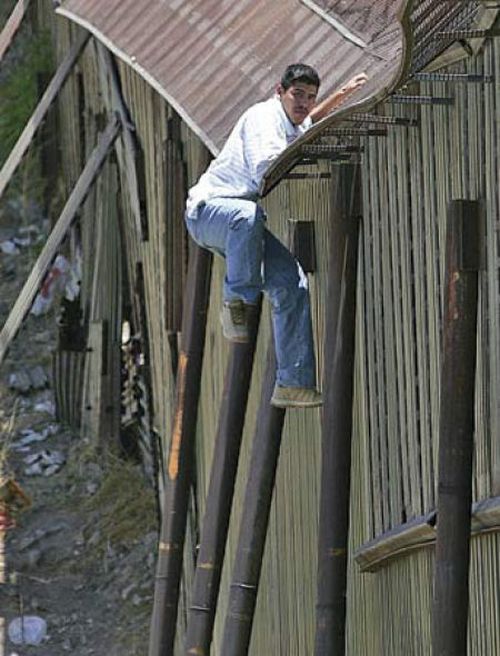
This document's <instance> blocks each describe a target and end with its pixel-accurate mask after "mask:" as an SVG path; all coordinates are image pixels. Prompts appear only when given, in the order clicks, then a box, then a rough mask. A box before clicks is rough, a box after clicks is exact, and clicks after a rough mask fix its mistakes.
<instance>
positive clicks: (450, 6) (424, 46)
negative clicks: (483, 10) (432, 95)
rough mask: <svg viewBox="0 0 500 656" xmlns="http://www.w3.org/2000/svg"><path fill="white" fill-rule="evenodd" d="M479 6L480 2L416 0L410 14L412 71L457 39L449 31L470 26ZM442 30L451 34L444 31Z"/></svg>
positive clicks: (429, 60)
mask: <svg viewBox="0 0 500 656" xmlns="http://www.w3.org/2000/svg"><path fill="white" fill-rule="evenodd" d="M480 6H481V3H480V2H456V1H452V0H443V1H442V2H436V0H415V8H414V9H413V11H412V14H411V23H412V27H413V39H414V44H415V45H414V48H413V53H412V63H411V72H412V73H414V72H417V71H420V70H422V69H423V68H424V67H425V66H426V65H427V64H428V63H429V62H431V61H432V60H433V59H435V58H436V57H437V56H438V55H440V54H441V53H442V52H444V51H445V50H446V49H447V48H448V47H449V46H450V45H451V44H452V43H453V42H454V41H456V37H455V36H453V34H450V32H451V33H452V32H454V31H456V30H462V29H466V28H468V27H470V26H471V25H472V24H473V22H474V19H475V18H476V16H477V14H478V12H479V9H480ZM443 32H445V33H448V34H442V33H443Z"/></svg>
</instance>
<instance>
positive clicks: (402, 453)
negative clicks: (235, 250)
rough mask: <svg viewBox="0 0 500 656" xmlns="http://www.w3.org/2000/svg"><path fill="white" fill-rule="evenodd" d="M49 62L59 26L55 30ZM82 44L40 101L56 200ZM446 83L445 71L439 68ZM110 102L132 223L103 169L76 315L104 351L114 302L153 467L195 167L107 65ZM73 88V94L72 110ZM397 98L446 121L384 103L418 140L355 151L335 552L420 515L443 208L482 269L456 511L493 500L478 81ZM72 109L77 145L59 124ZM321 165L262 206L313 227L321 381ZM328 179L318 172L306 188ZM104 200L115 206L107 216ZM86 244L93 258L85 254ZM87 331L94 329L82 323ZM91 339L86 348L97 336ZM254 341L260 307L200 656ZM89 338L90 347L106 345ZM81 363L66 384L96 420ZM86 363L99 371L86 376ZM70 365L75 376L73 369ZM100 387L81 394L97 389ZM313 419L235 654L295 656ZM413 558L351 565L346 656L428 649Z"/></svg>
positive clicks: (489, 601)
mask: <svg viewBox="0 0 500 656" xmlns="http://www.w3.org/2000/svg"><path fill="white" fill-rule="evenodd" d="M58 25H59V27H58V30H57V39H58V43H59V44H60V48H61V49H64V46H65V43H66V41H67V39H68V35H69V28H68V26H67V24H66V23H65V22H64V21H60V20H58ZM98 61H99V59H98V54H97V51H96V47H95V45H93V44H92V43H91V44H90V45H89V46H88V47H87V50H86V52H85V54H84V57H83V58H82V59H81V61H80V63H79V66H78V73H79V76H74V77H72V79H71V80H70V81H69V83H68V84H67V86H66V88H65V92H64V93H65V95H64V96H63V99H62V100H61V102H60V105H59V113H60V116H61V123H60V125H61V135H62V139H63V141H62V151H61V153H62V154H61V156H62V157H63V159H64V163H65V170H66V173H67V178H66V179H67V183H68V188H70V186H71V184H73V183H74V180H75V179H76V176H77V175H78V173H79V171H80V170H81V165H82V159H84V155H83V154H84V153H88V151H89V149H90V148H91V147H92V145H93V144H94V143H95V139H96V126H97V125H98V123H99V120H100V119H99V116H100V114H101V113H103V111H104V108H105V107H106V109H107V111H110V106H109V103H108V104H106V103H107V101H106V93H104V99H103V98H101V90H102V88H103V87H102V85H103V79H102V71H99V64H98ZM499 67H500V51H499V45H498V44H493V43H492V42H488V43H487V44H486V47H485V51H484V54H480V55H479V56H478V57H477V58H475V59H474V60H470V61H468V62H467V63H466V64H463V65H456V66H455V68H454V69H453V70H460V71H462V70H467V71H471V72H476V71H477V72H482V71H483V70H484V72H486V73H491V74H493V75H496V76H497V80H498V68H499ZM450 70H452V69H450ZM118 71H119V75H120V80H121V85H122V90H123V94H124V98H125V101H126V103H127V105H128V108H129V110H130V115H131V118H132V121H133V123H134V125H135V128H136V134H137V139H138V143H139V145H140V148H141V151H142V159H141V162H142V164H141V166H142V172H141V174H142V175H143V179H144V190H145V202H146V208H147V223H146V224H144V225H142V227H141V230H140V231H139V232H138V230H137V224H136V221H135V218H134V217H133V212H132V209H131V203H130V198H129V190H128V189H127V185H126V182H125V176H124V174H123V171H122V170H117V169H118V168H119V158H118V163H117V162H116V161H115V160H114V158H111V159H110V161H109V164H108V165H107V167H106V169H105V171H103V175H102V178H101V182H100V184H99V185H97V186H96V188H95V189H94V191H93V192H92V194H91V196H89V199H88V200H87V202H86V204H85V207H84V208H83V211H82V218H81V222H80V229H79V230H80V234H81V240H82V244H83V248H84V252H83V257H84V266H85V277H84V280H83V282H82V298H83V299H85V303H84V307H85V311H86V313H87V314H86V316H87V317H88V319H89V320H90V321H92V322H97V323H98V324H99V325H101V323H102V322H103V321H109V322H110V325H111V326H112V327H113V328H112V333H111V334H112V335H113V336H114V337H113V338H114V339H115V340H118V339H119V335H120V326H121V319H122V312H123V308H124V306H127V307H129V310H128V312H130V316H131V319H132V323H133V330H134V331H136V332H137V333H138V334H139V335H140V338H141V340H142V345H143V351H144V355H145V357H146V365H147V371H144V370H143V374H144V375H147V376H148V378H149V383H150V393H151V415H150V421H151V426H150V428H151V429H152V430H153V429H154V431H155V433H156V434H157V435H158V436H159V446H160V452H159V469H160V487H161V472H162V471H163V466H164V462H165V454H166V453H167V451H168V446H169V437H170V428H171V424H172V410H173V398H174V389H175V361H176V355H177V332H178V330H179V321H180V311H181V309H182V286H183V282H184V276H185V266H186V261H187V257H186V255H187V243H186V238H185V233H184V228H183V224H182V210H181V208H182V200H183V197H184V194H185V189H186V188H187V186H189V185H190V184H192V183H193V182H194V181H195V180H196V179H197V178H198V176H199V175H200V173H201V172H202V171H203V170H204V169H205V167H206V164H207V162H208V153H207V151H206V149H205V148H204V147H203V146H202V145H201V143H200V142H199V140H198V139H197V138H196V137H194V136H193V134H192V133H191V132H190V131H189V130H188V129H187V128H186V126H184V125H180V124H179V121H178V119H177V117H176V115H175V113H174V112H173V111H172V110H171V109H170V108H169V107H168V106H167V104H166V103H165V101H164V100H163V99H161V98H160V97H159V96H158V95H157V94H156V93H155V92H154V91H153V89H152V88H150V87H149V86H148V85H147V84H146V82H145V81H144V80H142V79H141V78H140V77H139V76H138V75H137V74H136V73H134V72H133V71H131V70H130V69H128V68H127V67H126V66H125V65H124V64H118ZM82 89H84V92H85V93H84V96H83V97H82V95H81V93H82ZM415 91H416V92H418V91H421V92H423V93H427V92H429V93H432V94H434V95H437V96H439V95H452V96H453V97H454V98H455V102H454V105H453V106H450V107H445V106H443V107H441V106H439V107H432V106H431V107H424V106H422V107H416V106H395V105H391V104H389V103H387V104H386V105H385V106H383V107H381V108H380V111H381V112H382V113H387V114H391V113H396V114H397V115H400V116H409V117H416V118H419V119H420V125H419V127H395V128H391V129H390V134H389V136H388V137H386V138H376V137H369V138H366V139H364V140H363V142H362V145H363V146H364V155H363V157H362V185H363V205H364V212H363V214H364V216H363V224H362V230H361V243H360V255H361V257H360V262H361V263H360V276H359V281H360V282H359V289H358V322H357V335H356V349H357V357H356V363H355V366H356V380H355V411H354V422H355V430H354V440H353V494H352V503H351V529H352V530H351V537H350V550H351V554H352V553H353V551H354V550H355V549H357V548H359V547H360V546H361V545H363V544H365V543H366V542H367V541H369V540H371V539H372V538H375V537H378V536H380V535H383V534H384V533H385V532H386V531H387V530H389V529H391V528H394V527H396V526H399V525H401V524H404V523H405V522H407V521H408V520H410V519H411V518H413V517H416V516H419V515H422V514H424V513H426V512H428V511H430V510H432V509H434V507H435V500H436V493H435V488H436V464H437V463H436V456H437V438H438V422H439V375H440V374H439V360H440V329H441V324H440V321H441V315H442V275H443V264H444V248H443V247H444V226H445V216H446V206H447V203H448V201H449V200H451V199H453V198H471V199H476V198H481V199H484V200H485V207H486V215H487V237H488V238H487V262H488V269H487V271H485V272H484V273H482V274H481V294H480V305H481V308H480V331H479V339H478V348H479V360H478V362H479V370H478V376H477V389H478V398H477V432H476V459H475V473H474V495H475V499H481V498H487V497H490V496H493V495H496V494H498V486H499V482H500V471H499V467H500V452H499V446H498V443H499V440H498V411H499V409H498V403H499V402H498V397H499V391H500V390H499V383H500V380H499V376H500V372H499V367H500V364H499V357H498V356H499V353H498V350H499V337H500V326H499V321H500V317H499V309H498V307H499V303H498V294H499V289H498V275H497V266H498V258H499V253H498V247H499V244H498V209H499V204H500V199H499V191H498V189H499V184H498V164H497V160H498V153H499V152H500V151H499V145H500V144H499V133H498V127H497V121H496V116H498V114H499V111H500V97H499V93H500V91H499V86H498V81H497V82H496V83H495V84H484V85H482V84H474V85H473V84H460V85H459V84H444V83H439V84H438V83H433V84H428V85H424V84H422V85H420V87H418V86H416V88H415ZM82 108H83V109H84V115H85V117H86V120H85V131H84V132H82V131H81V130H79V129H77V127H78V126H79V125H80V123H79V119H78V117H79V115H80V114H79V112H81V111H82ZM338 166H339V164H335V163H326V162H323V163H319V164H317V165H314V166H309V167H304V168H303V169H299V170H300V171H302V172H304V173H307V174H313V175H314V174H317V176H316V177H307V178H305V179H301V180H297V179H293V180H284V181H283V182H281V183H280V185H279V186H278V187H277V188H276V189H275V190H274V191H273V192H272V193H271V194H270V196H269V197H268V198H266V200H265V203H264V204H265V208H266V210H267V213H268V217H269V225H270V228H271V229H272V230H273V231H274V232H275V233H276V234H278V236H280V237H281V238H282V239H283V240H284V241H288V235H289V229H290V223H289V219H292V220H297V219H299V220H304V221H314V225H315V232H316V246H317V262H318V269H317V271H316V272H315V273H314V274H312V275H310V276H309V280H310V286H311V296H312V309H313V323H314V331H315V336H316V343H317V352H318V376H319V380H321V379H322V376H323V368H324V365H323V357H322V353H323V336H324V332H325V326H324V307H325V299H326V291H327V290H326V287H327V274H328V271H327V264H328V252H327V245H328V243H329V239H328V236H329V225H330V215H331V194H332V188H333V182H334V180H335V176H336V172H337V171H338V168H337V167H338ZM321 173H323V174H325V173H327V174H328V173H329V174H330V175H331V176H332V177H331V178H330V179H329V178H325V177H321V176H320V174H321ZM114 199H116V206H114ZM96 245H98V248H96ZM222 278H223V263H222V262H221V261H220V260H218V259H216V260H215V264H214V273H213V280H212V288H211V302H210V310H209V323H208V328H207V336H206V345H205V360H204V368H203V374H202V398H201V401H200V412H199V427H198V434H197V459H196V480H195V486H194V492H193V498H192V512H191V516H190V520H189V527H188V535H187V541H186V548H185V572H184V583H183V590H182V599H181V612H180V619H179V638H178V644H177V649H176V654H181V653H182V650H181V646H180V645H181V643H182V636H183V627H184V622H185V612H186V605H187V604H188V593H187V590H188V589H189V583H190V580H191V577H192V571H193V566H194V559H195V548H196V543H197V539H198V533H199V526H200V521H201V518H202V517H203V513H204V508H205V496H206V490H207V486H208V480H209V475H210V467H211V454H212V451H213V445H214V440H215V430H216V426H217V410H218V407H219V405H220V399H221V393H222V387H223V381H224V370H225V366H226V363H227V357H228V345H227V343H226V342H225V341H224V339H223V338H222V334H221V329H220V325H219V317H218V314H219V308H220V305H221V286H222ZM100 322H101V323H100ZM100 334H101V333H100V332H99V330H97V329H96V330H95V331H93V332H92V331H91V332H90V333H89V339H99V335H100ZM268 338H269V308H268V307H267V305H266V306H265V311H264V315H263V319H262V327H261V330H260V333H259V340H258V348H257V354H256V359H255V365H254V375H253V380H252V386H251V392H250V398H249V406H248V412H247V420H246V426H245V434H244V440H243V446H242V451H241V463H240V468H239V472H238V479H237V484H236V494H235V502H234V506H233V515H232V518H231V530H230V535H229V543H228V555H227V558H226V561H225V567H224V571H223V576H222V583H221V597H220V606H219V609H218V613H217V618H216V629H215V638H214V647H213V653H214V654H219V653H220V647H219V645H220V640H221V632H222V623H223V619H224V613H225V609H226V604H227V597H228V591H229V582H230V569H231V563H232V561H233V557H234V550H235V546H236V540H237V533H238V520H239V516H240V512H241V504H242V495H243V491H244V486H245V482H246V476H247V469H248V462H249V453H250V447H251V440H252V437H253V432H254V428H255V426H254V424H255V417H256V414H257V407H258V402H259V398H260V387H261V383H262V376H263V371H264V364H265V353H266V348H267V342H268ZM106 339H109V334H108V335H107V336H106ZM98 364H99V363H97V364H96V365H95V369H94V370H89V371H90V373H89V374H88V377H87V379H86V380H87V382H86V383H85V390H86V391H85V393H86V394H89V393H90V392H91V391H92V390H93V393H94V396H96V397H97V398H96V402H97V403H98V404H99V403H101V406H102V404H103V400H102V397H101V393H100V392H98V393H97V394H96V392H95V389H96V385H101V386H102V382H103V381H102V380H101V379H100V374H99V373H98V371H97V370H98ZM101 365H102V361H101ZM89 366H90V365H89ZM99 389H101V388H99ZM320 441H321V432H320V412H319V410H306V411H288V412H287V416H286V422H285V429H284V439H283V445H282V452H281V458H280V463H279V470H278V474H277V480H276V490H275V496H274V501H273V506H272V509H271V521H270V527H269V534H268V539H267V543H266V551H265V558H264V564H263V570H262V579H261V587H260V590H259V596H258V603H257V614H256V618H255V623H254V632H253V637H252V644H251V653H252V654H253V655H254V656H262V655H263V654H276V655H277V656H278V655H283V656H285V655H286V656H306V655H308V654H311V653H312V652H313V646H312V645H313V638H314V636H313V634H314V604H315V586H316V558H317V556H316V550H317V521H318V520H317V517H318V499H319V472H320ZM497 539H498V538H497V534H496V533H492V534H488V535H480V536H478V537H475V538H474V539H473V542H472V565H471V572H472V581H471V620H470V628H471V632H470V643H471V647H470V654H471V656H472V655H474V656H476V655H477V656H479V655H481V656H487V655H490V654H494V653H497V652H498V651H499V649H498V643H499V642H500V636H499V633H498V626H499V622H498V607H497V597H498V583H497V582H498V580H499V579H500V577H499V562H498V561H499V557H498V552H499V550H498V545H497ZM432 566H433V563H432V551H431V550H430V549H421V550H417V551H414V552H413V553H411V554H410V555H407V556H405V557H402V558H400V559H398V560H394V561H391V562H389V563H388V564H386V565H385V566H384V567H383V568H382V569H380V570H379V571H378V572H377V573H374V574H361V573H360V571H359V568H358V565H357V564H356V563H355V562H354V560H353V559H352V558H351V560H350V565H349V581H348V583H349V589H348V654H349V655H350V656H365V655H366V656H401V654H405V656H406V655H408V656H413V655H420V654H422V655H424V654H428V653H429V649H430V642H429V641H430V607H431V583H432Z"/></svg>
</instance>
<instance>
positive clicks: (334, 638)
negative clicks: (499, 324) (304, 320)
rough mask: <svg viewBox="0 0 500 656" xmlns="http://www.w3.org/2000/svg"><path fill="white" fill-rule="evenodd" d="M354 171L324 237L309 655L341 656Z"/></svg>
mask: <svg viewBox="0 0 500 656" xmlns="http://www.w3.org/2000/svg"><path fill="white" fill-rule="evenodd" d="M358 183H359V170H358V169H357V168H356V167H353V166H349V167H348V166H345V167H342V168H341V169H340V171H339V180H338V186H337V202H336V203H335V205H334V210H333V217H332V229H331V236H330V266H329V273H328V276H329V285H328V301H327V307H326V326H327V328H326V333H325V382H324V409H323V441H322V461H321V462H322V467H321V495H320V517H319V540H318V584H317V585H318V587H317V601H316V639H315V654H316V656H344V654H345V616H346V585H347V541H348V535H349V499H350V485H351V437H352V401H353V379H354V336H355V322H356V284H357V267H358V239H359V197H360V189H359V184H358Z"/></svg>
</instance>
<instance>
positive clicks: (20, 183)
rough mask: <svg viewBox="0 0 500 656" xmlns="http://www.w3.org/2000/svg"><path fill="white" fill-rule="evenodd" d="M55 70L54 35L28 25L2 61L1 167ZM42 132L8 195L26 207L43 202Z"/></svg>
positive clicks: (0, 78)
mask: <svg viewBox="0 0 500 656" xmlns="http://www.w3.org/2000/svg"><path fill="white" fill-rule="evenodd" d="M52 70H53V57H52V47H51V42H50V36H49V34H48V33H47V32H41V33H39V34H32V33H31V30H30V29H29V26H24V25H23V28H22V29H21V30H20V32H19V33H18V34H17V35H16V38H15V40H14V43H13V45H12V46H11V48H10V50H9V52H8V53H7V55H6V56H5V58H4V60H3V61H2V69H1V75H0V166H2V165H3V164H4V162H5V161H6V159H7V157H8V156H9V154H10V152H11V150H12V148H13V147H14V145H15V144H16V142H17V139H18V138H19V136H20V135H21V133H22V131H23V129H24V127H25V125H26V123H27V122H28V120H29V118H30V116H31V114H32V113H33V110H34V109H35V107H36V105H37V103H38V100H39V97H40V88H39V86H40V79H41V77H42V78H43V77H45V78H46V76H47V75H48V74H50V73H51V72H52ZM41 147H42V143H41V139H40V138H39V135H37V137H35V139H34V141H33V142H32V144H31V146H30V148H29V149H28V151H27V153H26V154H25V155H24V157H23V160H22V163H21V165H20V166H19V169H18V171H17V172H16V173H15V174H14V176H13V178H12V180H11V182H10V184H9V187H8V189H7V190H6V194H5V197H6V198H7V199H9V198H15V199H20V200H21V201H22V205H23V207H28V206H29V205H30V203H32V202H35V203H37V204H38V205H41V204H42V201H43V198H44V193H45V182H44V180H43V179H42V177H41V172H40V148H41ZM3 202H5V199H3Z"/></svg>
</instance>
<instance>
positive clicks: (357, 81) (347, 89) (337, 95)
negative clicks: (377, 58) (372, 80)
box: [309, 73, 368, 123]
mask: <svg viewBox="0 0 500 656" xmlns="http://www.w3.org/2000/svg"><path fill="white" fill-rule="evenodd" d="M367 80H368V75H367V74H366V73H358V74H357V75H355V76H354V77H353V78H351V79H350V80H349V82H346V83H345V84H344V85H343V86H341V87H340V89H337V90H336V91H334V92H333V93H332V94H331V95H330V96H328V98H325V100H323V101H321V102H320V103H319V104H318V105H316V107H314V109H313V110H312V111H311V113H310V114H309V116H310V117H311V120H312V122H313V123H316V122H317V121H319V120H321V119H322V118H324V117H325V116H328V114H330V112H332V111H333V110H334V109H336V108H337V107H339V106H340V105H341V104H342V103H343V102H345V100H346V99H347V98H349V96H352V94H353V93H354V92H355V91H357V90H358V89H359V88H361V87H362V86H363V84H365V83H366V81H367Z"/></svg>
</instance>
